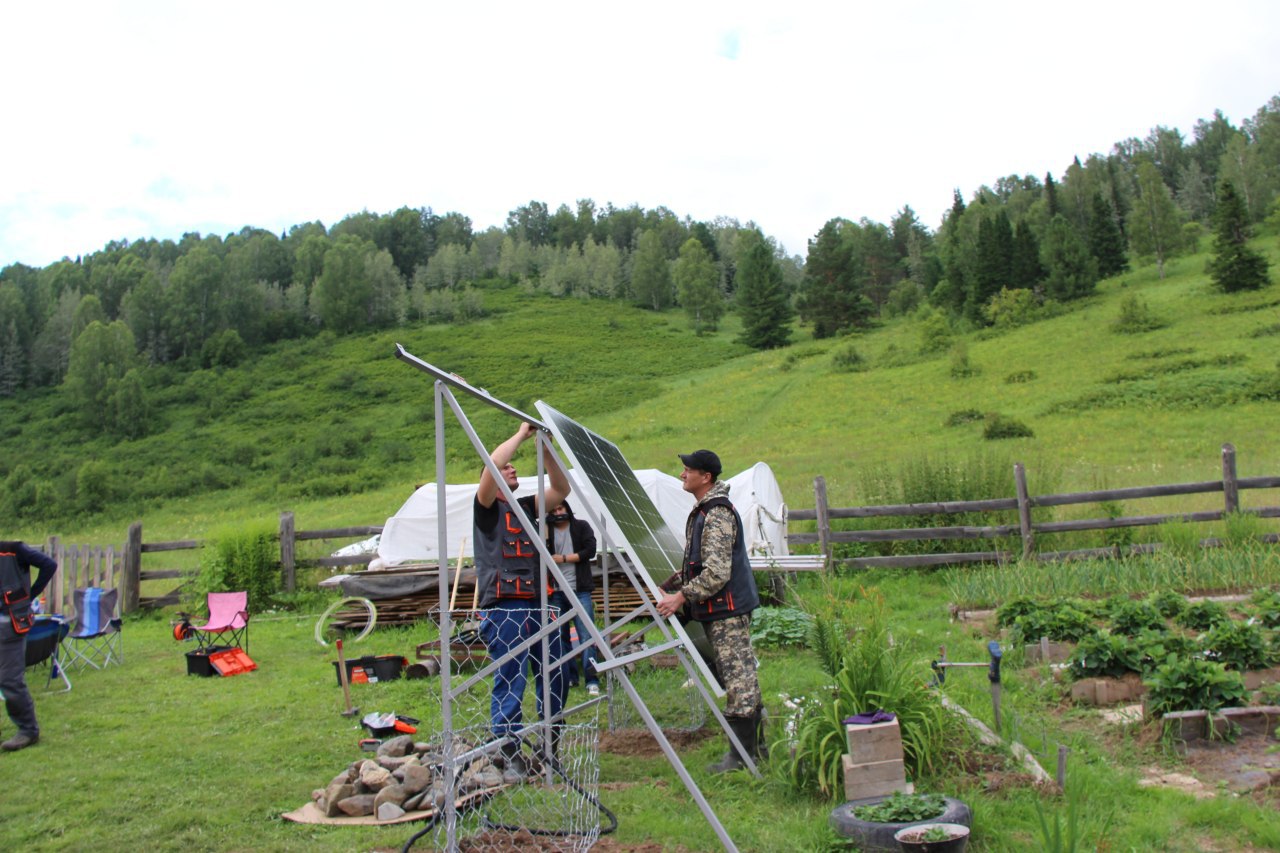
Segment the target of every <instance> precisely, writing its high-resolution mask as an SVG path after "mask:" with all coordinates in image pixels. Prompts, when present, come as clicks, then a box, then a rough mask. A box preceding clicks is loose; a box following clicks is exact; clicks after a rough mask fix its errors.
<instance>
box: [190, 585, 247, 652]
mask: <svg viewBox="0 0 1280 853" xmlns="http://www.w3.org/2000/svg"><path fill="white" fill-rule="evenodd" d="M192 628H193V630H194V631H195V632H196V642H198V643H199V644H200V648H202V649H205V650H208V649H209V648H210V647H211V646H232V647H235V646H239V647H240V648H242V649H244V650H245V651H246V652H247V651H248V650H249V594H248V593H247V592H211V593H209V618H208V620H207V621H206V622H205V623H204V624H203V625H193V626H192Z"/></svg>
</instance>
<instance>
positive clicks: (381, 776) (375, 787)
mask: <svg viewBox="0 0 1280 853" xmlns="http://www.w3.org/2000/svg"><path fill="white" fill-rule="evenodd" d="M391 783H392V779H391V771H390V770H388V769H387V768H385V767H380V766H378V765H377V764H374V763H373V762H369V764H368V765H366V766H365V767H364V768H363V769H362V770H361V771H360V784H361V785H363V786H364V787H366V788H368V789H369V790H370V791H373V792H375V793H376V792H378V791H381V790H382V789H383V788H385V787H387V786H388V785H390V784H391Z"/></svg>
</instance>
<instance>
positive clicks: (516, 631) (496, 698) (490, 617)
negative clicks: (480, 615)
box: [480, 600, 567, 737]
mask: <svg viewBox="0 0 1280 853" xmlns="http://www.w3.org/2000/svg"><path fill="white" fill-rule="evenodd" d="M558 615H559V610H558V609H557V608H555V607H551V608H549V612H548V614H547V617H548V619H554V618H555V617H556V616H558ZM538 617H539V613H538V604H537V602H532V601H529V602H526V601H510V600H508V601H499V602H498V603H497V604H495V605H494V606H493V607H490V608H489V609H488V610H486V611H485V614H484V620H483V621H482V622H481V623H480V637H481V639H483V640H484V644H485V647H486V648H487V649H488V650H489V656H490V657H491V658H493V659H494V660H497V659H498V658H500V657H502V656H503V655H505V654H506V653H507V652H509V651H510V650H511V649H513V648H515V647H516V646H518V645H520V644H521V643H522V642H524V641H525V640H527V639H528V638H529V637H532V636H533V635H534V634H536V633H538V628H539V627H540V624H539V618H538ZM547 653H548V655H549V656H550V658H551V660H552V661H554V660H556V659H557V658H559V657H560V656H561V655H563V654H564V646H563V644H562V642H561V639H560V632H559V631H552V632H551V633H550V634H548V635H547ZM526 665H527V666H528V668H529V670H530V671H531V672H532V674H533V676H534V678H535V685H536V686H535V693H536V696H537V701H538V716H539V717H544V716H552V717H554V716H555V715H556V714H559V713H560V711H561V710H563V709H564V697H565V693H566V692H567V689H566V687H565V678H564V669H563V668H558V669H555V670H553V671H552V673H551V677H550V680H549V689H550V693H551V709H550V714H544V713H543V709H542V682H543V679H542V678H541V677H540V676H541V673H542V644H541V643H534V644H533V645H532V646H531V647H529V648H528V649H525V650H524V651H523V652H520V654H518V655H516V656H515V657H513V658H511V659H510V660H508V661H506V662H505V663H503V664H502V665H501V666H500V667H498V669H497V670H496V671H495V672H494V673H493V694H492V696H491V697H490V699H489V717H490V721H491V725H492V727H493V734H494V736H495V737H503V736H505V735H508V734H513V733H514V732H516V731H519V729H520V728H521V722H522V720H523V717H524V715H523V712H522V709H521V705H522V703H523V702H524V688H525V684H526V683H527V681H528V678H527V676H526V674H525V666H526Z"/></svg>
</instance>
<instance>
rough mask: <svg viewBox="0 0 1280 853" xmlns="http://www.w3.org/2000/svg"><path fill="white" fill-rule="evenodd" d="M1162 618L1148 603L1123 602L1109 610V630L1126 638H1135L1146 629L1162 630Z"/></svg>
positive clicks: (1152, 605)
mask: <svg viewBox="0 0 1280 853" xmlns="http://www.w3.org/2000/svg"><path fill="white" fill-rule="evenodd" d="M1163 627H1164V616H1162V615H1161V614H1160V611H1159V610H1158V609H1156V607H1155V605H1154V604H1152V603H1150V602H1148V601H1128V600H1123V601H1120V602H1118V603H1117V604H1116V606H1115V607H1114V608H1112V610H1111V628H1112V630H1113V631H1116V632H1117V633H1120V634H1124V635H1125V636H1128V637H1136V636H1137V635H1138V633H1139V632H1141V631H1142V630H1143V629H1146V628H1163Z"/></svg>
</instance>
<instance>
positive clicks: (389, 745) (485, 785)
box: [311, 735, 504, 821]
mask: <svg viewBox="0 0 1280 853" xmlns="http://www.w3.org/2000/svg"><path fill="white" fill-rule="evenodd" d="M472 746H474V744H473V745H468V744H466V743H457V745H456V747H455V748H456V749H462V750H467V749H470V748H472ZM499 760H501V759H499ZM442 763H443V759H442V758H441V755H440V745H439V744H434V743H415V742H414V740H413V738H412V737H411V736H409V735H399V736H397V737H393V738H389V739H388V740H385V741H383V742H382V743H381V744H380V745H379V746H378V749H377V751H376V752H375V753H373V754H372V757H366V758H361V759H357V760H356V761H353V762H351V763H350V764H349V765H347V767H346V768H345V769H344V770H343V771H342V772H341V773H339V774H338V775H337V776H335V777H333V781H331V782H330V783H329V784H328V785H327V786H326V787H324V788H317V789H316V790H314V791H312V793H311V798H312V799H313V800H314V801H315V803H316V805H317V806H318V807H319V809H320V811H322V812H324V814H325V816H326V817H343V816H350V817H367V816H370V815H373V816H375V817H376V818H377V819H378V820H380V821H391V820H395V819H397V818H399V817H401V816H402V815H404V814H405V813H406V812H412V811H418V810H431V811H434V810H437V809H441V808H443V807H444V803H445V797H446V794H447V793H448V789H447V788H446V787H445V783H444V776H443V773H442V772H441V769H440V768H441V766H442ZM503 781H504V780H503V772H502V769H501V768H499V767H498V766H497V765H495V764H494V763H493V762H492V761H490V760H489V759H488V758H486V757H480V758H477V759H476V760H475V761H472V762H471V763H470V764H469V765H468V766H467V767H466V768H465V769H464V770H462V771H461V773H460V774H459V778H458V780H457V794H456V796H457V797H458V798H459V799H461V798H462V797H465V796H469V795H472V794H475V793H477V792H483V791H487V790H494V789H497V788H501V787H502V785H503Z"/></svg>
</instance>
